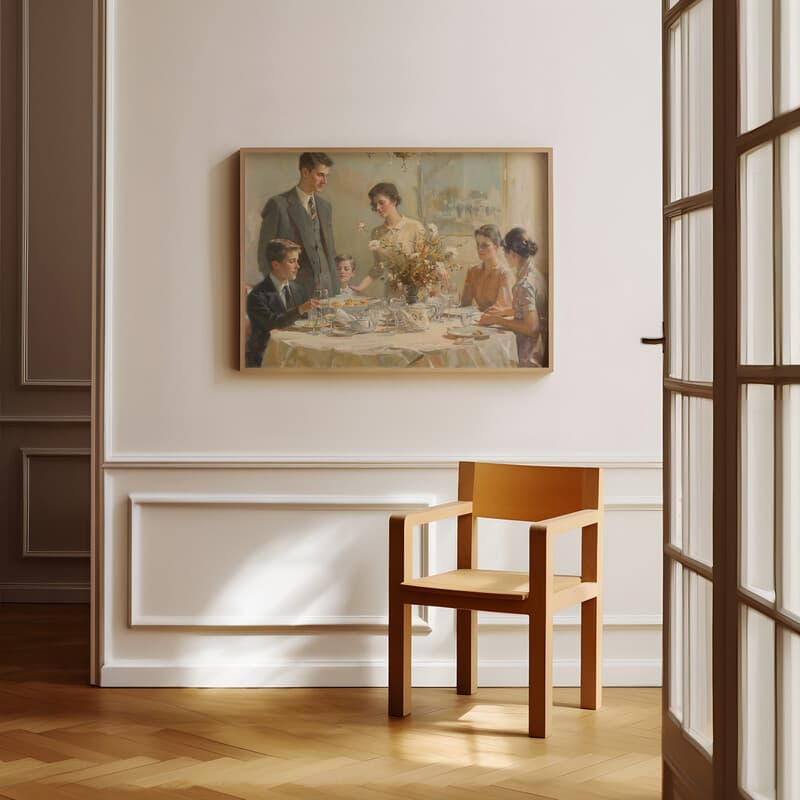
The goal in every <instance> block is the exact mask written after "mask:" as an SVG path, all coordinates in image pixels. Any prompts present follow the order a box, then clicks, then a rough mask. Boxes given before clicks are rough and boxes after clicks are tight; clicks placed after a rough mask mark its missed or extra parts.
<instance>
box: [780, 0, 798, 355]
mask: <svg viewBox="0 0 800 800" xmlns="http://www.w3.org/2000/svg"><path fill="white" fill-rule="evenodd" d="M797 5H798V7H800V0H797ZM797 19H798V24H800V11H798V15H797ZM798 48H800V42H798ZM798 69H800V66H798ZM779 180H780V198H781V209H780V220H781V262H782V265H783V267H782V269H783V290H782V293H783V362H784V363H785V364H800V225H798V222H797V221H798V220H800V128H795V129H794V130H793V131H790V132H789V133H787V134H784V135H783V136H781V138H780V178H779Z"/></svg>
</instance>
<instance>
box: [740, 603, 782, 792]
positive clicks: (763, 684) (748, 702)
mask: <svg viewBox="0 0 800 800" xmlns="http://www.w3.org/2000/svg"><path fill="white" fill-rule="evenodd" d="M741 624H742V631H741V639H742V682H741V701H740V705H741V715H742V731H741V747H742V757H741V764H740V773H739V780H740V782H741V786H742V788H743V789H745V791H747V792H749V793H750V794H751V795H752V796H753V797H754V798H759V800H761V799H762V798H764V800H767V798H774V797H775V625H774V623H773V622H772V620H771V619H769V618H767V617H765V616H764V615H763V614H759V613H758V612H757V611H753V610H752V609H751V608H747V607H743V610H742V622H741Z"/></svg>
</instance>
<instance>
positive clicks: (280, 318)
mask: <svg viewBox="0 0 800 800" xmlns="http://www.w3.org/2000/svg"><path fill="white" fill-rule="evenodd" d="M301 251H302V248H301V247H300V245H299V244H297V243H296V242H292V241H290V240H288V239H273V240H272V241H270V242H268V243H267V246H266V248H265V256H266V263H267V264H268V265H269V271H268V272H266V273H265V275H266V277H265V278H264V280H263V281H261V283H259V284H258V285H257V286H255V287H253V290H252V291H251V292H250V293H249V294H248V295H247V316H248V318H249V319H250V326H251V328H252V332H251V334H250V336H248V337H247V346H246V348H245V366H247V367H260V366H261V362H262V361H263V359H264V351H265V350H266V349H267V343H268V342H269V333H270V331H271V330H272V329H273V328H288V327H289V326H290V325H292V324H294V323H295V322H296V321H297V320H298V319H300V317H301V316H302V315H303V314H307V313H308V312H309V311H310V310H311V309H312V308H316V307H317V305H318V302H317V301H316V300H314V299H313V298H312V299H309V300H307V299H306V293H305V290H304V288H303V285H302V284H301V283H300V282H299V281H298V280H296V278H297V270H298V269H299V267H300V253H301ZM262 271H263V270H262Z"/></svg>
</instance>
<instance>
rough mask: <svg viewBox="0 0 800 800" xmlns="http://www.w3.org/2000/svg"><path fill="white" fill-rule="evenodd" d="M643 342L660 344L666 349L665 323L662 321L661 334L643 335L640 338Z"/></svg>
mask: <svg viewBox="0 0 800 800" xmlns="http://www.w3.org/2000/svg"><path fill="white" fill-rule="evenodd" d="M639 341H640V342H641V343H642V344H660V345H661V349H662V350H663V349H664V323H663V322H662V323H661V336H642V338H641V339H640V340H639Z"/></svg>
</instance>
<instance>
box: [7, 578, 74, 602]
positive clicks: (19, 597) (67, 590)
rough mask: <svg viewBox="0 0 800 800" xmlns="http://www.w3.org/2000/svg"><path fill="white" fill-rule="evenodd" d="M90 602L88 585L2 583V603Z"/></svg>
mask: <svg viewBox="0 0 800 800" xmlns="http://www.w3.org/2000/svg"><path fill="white" fill-rule="evenodd" d="M88 602H89V584H88V583H75V584H71V583H55V582H53V583H41V582H38V583H23V582H20V583H0V603H88Z"/></svg>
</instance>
